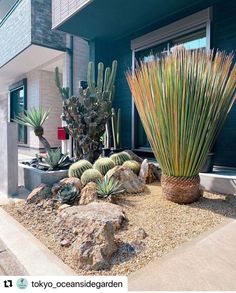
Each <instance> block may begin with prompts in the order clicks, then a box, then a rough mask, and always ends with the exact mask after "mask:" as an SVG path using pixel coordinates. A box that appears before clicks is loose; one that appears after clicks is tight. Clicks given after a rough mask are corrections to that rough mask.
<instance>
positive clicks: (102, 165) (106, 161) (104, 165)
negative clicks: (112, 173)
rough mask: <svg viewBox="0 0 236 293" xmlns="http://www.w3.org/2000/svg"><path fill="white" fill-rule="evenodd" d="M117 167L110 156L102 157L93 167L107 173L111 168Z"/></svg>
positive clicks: (103, 173)
mask: <svg viewBox="0 0 236 293" xmlns="http://www.w3.org/2000/svg"><path fill="white" fill-rule="evenodd" d="M114 167H115V163H114V162H113V161H112V159H110V158H100V159H97V161H96V162H95V163H94V164H93V168H94V169H96V170H98V171H99V172H100V173H101V174H102V175H105V174H106V173H107V172H108V171H109V170H110V169H112V168H114Z"/></svg>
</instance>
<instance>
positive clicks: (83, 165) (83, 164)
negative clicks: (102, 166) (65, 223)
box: [68, 160, 93, 178]
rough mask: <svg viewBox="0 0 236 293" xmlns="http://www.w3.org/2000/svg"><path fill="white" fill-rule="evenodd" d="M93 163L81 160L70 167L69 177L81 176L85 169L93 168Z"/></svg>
mask: <svg viewBox="0 0 236 293" xmlns="http://www.w3.org/2000/svg"><path fill="white" fill-rule="evenodd" d="M92 168H93V165H92V164H91V163H90V162H89V161H87V160H79V161H78V162H76V163H74V164H72V165H71V166H70V168H69V172H68V173H69V177H76V178H81V176H82V174H83V173H84V171H86V170H88V169H92Z"/></svg>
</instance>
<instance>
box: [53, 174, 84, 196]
mask: <svg viewBox="0 0 236 293" xmlns="http://www.w3.org/2000/svg"><path fill="white" fill-rule="evenodd" d="M66 184H71V185H74V186H75V187H76V189H78V190H81V188H82V184H81V182H80V179H79V178H75V177H71V178H68V177H66V178H64V179H61V180H60V181H59V182H58V183H56V184H54V185H53V187H52V195H53V196H56V195H57V193H58V191H59V190H61V189H62V187H63V186H64V185H66Z"/></svg>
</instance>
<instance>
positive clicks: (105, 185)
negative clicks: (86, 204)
mask: <svg viewBox="0 0 236 293" xmlns="http://www.w3.org/2000/svg"><path fill="white" fill-rule="evenodd" d="M97 191H98V196H99V197H103V198H106V197H109V196H112V195H115V194H119V193H122V192H124V189H123V188H122V185H121V184H120V182H119V181H118V180H117V179H115V178H113V177H111V178H108V177H107V176H105V177H104V178H103V179H99V180H98V181H97Z"/></svg>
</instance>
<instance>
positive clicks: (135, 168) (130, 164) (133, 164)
mask: <svg viewBox="0 0 236 293" xmlns="http://www.w3.org/2000/svg"><path fill="white" fill-rule="evenodd" d="M122 166H123V167H126V168H129V169H130V170H132V171H133V172H134V173H135V174H137V175H138V173H139V171H140V164H139V163H138V162H136V161H134V160H128V161H125V162H124V163H123V165H122Z"/></svg>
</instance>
